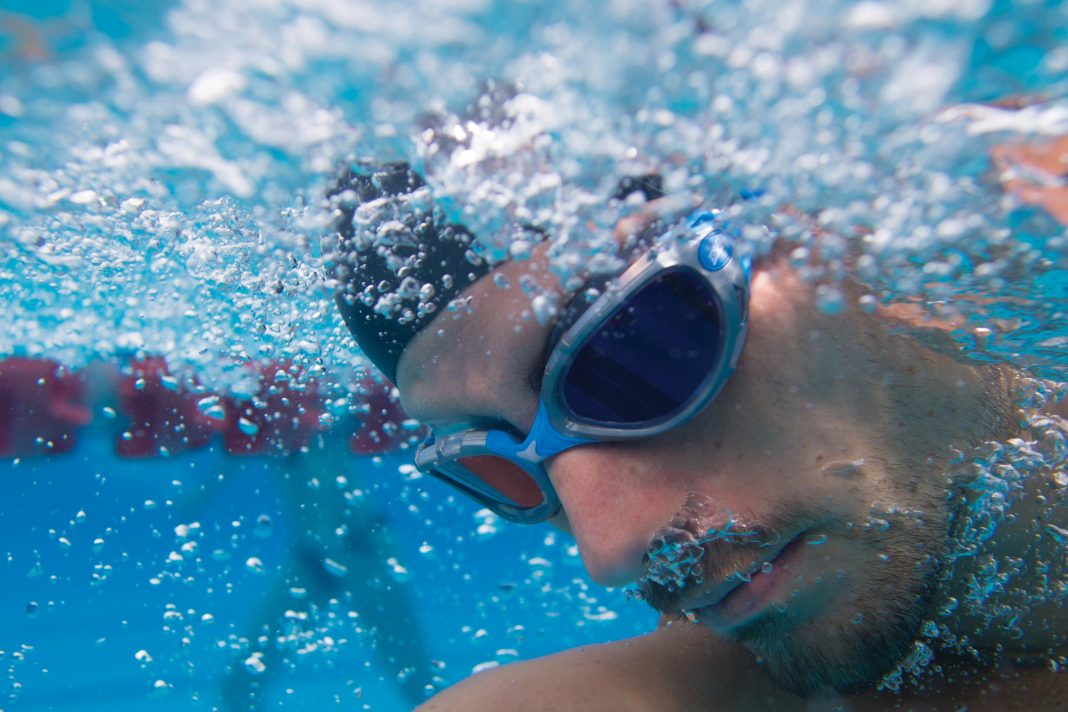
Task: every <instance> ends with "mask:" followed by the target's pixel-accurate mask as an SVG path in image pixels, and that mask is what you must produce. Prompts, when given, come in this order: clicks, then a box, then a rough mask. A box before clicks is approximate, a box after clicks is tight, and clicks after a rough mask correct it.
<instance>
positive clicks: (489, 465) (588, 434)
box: [415, 211, 749, 524]
mask: <svg viewBox="0 0 1068 712" xmlns="http://www.w3.org/2000/svg"><path fill="white" fill-rule="evenodd" d="M734 252H735V250H734V243H733V241H732V239H731V237H730V236H729V235H728V234H727V233H726V232H725V231H723V230H722V229H721V225H720V222H719V220H718V219H717V217H716V215H715V214H714V213H711V212H708V211H700V212H697V213H694V214H692V215H691V216H690V217H689V218H687V219H686V220H685V221H684V222H683V223H681V224H680V225H677V226H676V227H674V228H672V229H671V230H669V231H668V232H666V233H665V234H663V235H661V236H660V237H659V238H658V239H657V240H656V242H655V243H654V244H653V246H652V247H651V248H650V249H649V250H648V251H647V252H645V254H643V255H642V256H641V257H640V258H639V259H638V260H637V261H636V262H634V263H633V264H632V265H631V266H630V267H629V268H628V269H627V270H626V271H625V272H623V274H622V275H620V276H619V277H618V278H616V279H615V280H613V281H612V282H611V283H610V284H609V285H608V286H607V287H606V288H605V290H604V291H603V292H602V293H601V294H600V295H599V296H598V297H597V298H596V299H595V300H593V301H592V302H590V301H587V300H584V299H583V298H582V297H581V296H580V297H578V298H577V299H576V300H575V301H574V302H573V303H572V305H570V306H569V307H568V310H567V311H566V312H565V316H564V317H563V319H562V320H561V323H560V324H558V326H557V329H556V331H555V333H554V336H553V339H552V341H551V342H550V348H551V352H550V357H549V360H548V362H547V364H546V366H545V373H544V376H543V378H542V388H541V399H540V403H539V406H538V412H537V416H536V417H535V419H534V425H533V426H532V427H531V429H530V433H529V434H528V435H527V436H526V437H525V438H524V437H523V436H522V435H521V434H519V433H517V432H516V431H514V430H513V429H511V428H508V427H507V426H504V427H501V428H485V427H483V428H477V427H476V428H469V429H466V430H463V431H461V432H456V433H450V434H447V435H443V436H440V437H435V436H434V435H431V436H430V437H428V438H427V440H426V441H425V442H423V444H422V445H420V447H419V449H418V451H417V452H416V456H415V464H416V466H417V467H419V469H420V470H422V471H423V472H426V473H429V474H431V475H433V476H435V477H437V478H439V479H442V480H444V481H446V482H448V483H449V484H451V485H453V486H455V487H457V488H458V489H460V490H461V491H463V492H464V493H465V494H467V495H469V496H471V497H472V498H474V499H475V500H477V501H478V502H480V503H481V504H482V505H484V506H486V507H488V508H489V509H491V510H493V511H494V512H496V513H497V514H498V515H500V516H501V517H504V518H505V519H507V520H509V521H512V522H517V523H521V524H534V523H536V522H541V521H543V520H545V519H548V518H549V517H552V516H553V515H555V514H556V513H557V512H558V511H559V510H560V500H559V498H558V497H557V494H556V491H555V490H554V489H553V486H552V483H551V482H550V481H549V476H548V473H547V472H546V470H545V466H544V463H545V461H546V460H547V459H549V458H550V457H553V456H554V455H558V454H559V453H561V452H563V451H564V450H568V449H570V448H573V447H577V446H579V445H585V444H587V443H592V442H604V441H613V440H615V441H618V440H630V439H634V438H646V437H650V436H653V435H657V434H659V433H663V432H665V431H667V430H670V429H672V428H674V427H677V426H679V425H681V424H683V423H685V422H687V421H688V420H690V419H692V418H693V417H695V416H696V415H697V414H698V413H700V412H701V411H702V410H703V409H704V408H705V406H707V405H708V404H709V403H710V402H711V401H712V399H713V398H715V397H716V394H718V393H719V391H720V389H721V388H722V387H723V384H724V383H725V382H726V381H727V378H728V377H729V376H730V374H731V373H732V372H733V371H734V369H735V367H736V366H737V364H738V358H739V356H740V355H741V352H742V345H743V343H744V342H745V334H746V328H747V325H748V316H749V315H748V312H749V309H748V305H749V258H748V256H744V257H742V256H736V255H735V254H734ZM580 300H581V302H582V303H580Z"/></svg>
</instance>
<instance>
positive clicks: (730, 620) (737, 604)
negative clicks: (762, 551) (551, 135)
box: [681, 531, 808, 633]
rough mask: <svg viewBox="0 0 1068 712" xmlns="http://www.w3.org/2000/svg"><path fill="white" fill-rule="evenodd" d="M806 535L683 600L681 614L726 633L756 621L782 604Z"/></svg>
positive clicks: (790, 541)
mask: <svg viewBox="0 0 1068 712" xmlns="http://www.w3.org/2000/svg"><path fill="white" fill-rule="evenodd" d="M807 534H808V532H807V531H805V532H801V533H799V534H798V535H797V536H795V537H794V538H792V539H790V540H788V541H786V542H785V543H783V544H782V545H780V546H778V547H776V548H773V549H770V550H769V551H768V552H767V554H766V555H765V556H762V557H760V558H759V559H758V560H757V561H755V562H754V563H753V564H752V565H750V567H749V570H748V571H746V572H741V571H736V572H734V573H732V574H731V575H729V576H727V577H726V578H725V579H724V580H723V581H721V582H720V583H719V584H717V585H716V586H714V587H713V588H711V589H708V590H705V591H702V592H701V593H700V595H699V596H695V597H693V598H690V599H687V600H683V602H682V606H681V608H682V610H683V611H685V612H686V613H687V614H693V615H694V616H696V617H697V619H698V620H699V621H700V622H701V623H702V625H705V626H706V627H708V628H710V629H712V630H713V631H715V632H717V633H726V632H728V631H730V630H732V629H734V628H738V627H740V626H742V625H744V624H746V623H748V622H750V621H751V620H753V619H755V618H757V617H759V616H760V615H762V614H763V613H764V612H765V611H767V609H768V608H770V607H771V606H772V605H773V604H774V603H778V602H783V601H785V600H786V595H784V592H783V589H784V588H785V587H786V586H787V585H788V583H789V581H790V580H792V579H793V578H794V577H793V576H791V571H790V570H791V568H794V569H796V564H797V562H798V559H800V558H801V556H802V555H803V553H804V552H803V551H802V548H803V546H804V541H805V538H806V535H807Z"/></svg>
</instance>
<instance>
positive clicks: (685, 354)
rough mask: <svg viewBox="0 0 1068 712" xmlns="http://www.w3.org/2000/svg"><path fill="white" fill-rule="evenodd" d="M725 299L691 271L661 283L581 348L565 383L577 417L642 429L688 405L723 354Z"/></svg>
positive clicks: (660, 279)
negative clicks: (722, 301) (722, 307)
mask: <svg viewBox="0 0 1068 712" xmlns="http://www.w3.org/2000/svg"><path fill="white" fill-rule="evenodd" d="M719 314H720V310H719V300H718V298H717V297H716V294H715V292H714V291H713V290H712V288H711V287H710V286H709V285H708V284H707V283H706V282H705V281H704V280H703V279H701V277H700V276H699V275H698V274H696V273H694V272H691V271H689V270H678V271H674V272H667V273H664V274H661V275H659V276H657V277H656V278H655V279H653V280H651V281H650V282H649V283H648V284H647V285H645V286H644V287H642V288H641V290H639V291H638V292H637V293H635V294H634V295H632V296H631V297H630V298H629V299H628V300H627V301H626V302H625V303H624V304H622V305H621V306H620V308H619V309H618V310H617V311H616V312H615V313H614V314H613V315H612V316H611V317H610V318H609V319H608V320H607V321H606V322H605V323H604V325H603V326H602V327H601V328H600V329H599V330H598V331H597V332H596V333H594V334H593V335H592V336H591V337H590V338H589V339H588V340H587V341H586V343H585V344H583V345H582V346H581V348H580V349H579V351H578V353H577V354H576V355H575V358H574V360H573V361H572V364H571V366H570V368H569V370H568V372H567V373H566V374H564V376H563V392H562V395H563V399H564V402H565V404H566V406H567V408H568V409H569V410H570V412H571V415H572V416H573V417H575V418H577V419H579V420H585V421H589V422H594V423H605V424H607V423H613V424H620V425H630V426H635V425H641V424H644V423H649V422H653V421H657V420H662V419H665V418H667V417H669V416H671V415H672V414H674V413H676V412H678V411H679V410H680V409H681V408H682V407H683V406H685V405H686V404H687V403H688V402H689V401H690V400H691V399H692V398H693V397H694V394H695V393H696V392H697V391H698V389H699V388H700V387H701V385H702V384H703V382H704V381H705V379H706V378H708V376H709V374H710V371H711V369H712V368H713V367H714V364H715V363H716V361H717V357H718V356H719V347H720V339H721V335H720V318H719Z"/></svg>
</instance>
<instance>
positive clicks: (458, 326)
mask: <svg viewBox="0 0 1068 712" xmlns="http://www.w3.org/2000/svg"><path fill="white" fill-rule="evenodd" d="M520 96H521V95H517V96H516V97H515V98H509V97H504V98H503V100H490V101H483V102H476V105H475V106H476V108H475V110H474V111H473V112H472V114H470V115H469V116H468V118H467V119H466V120H465V121H466V123H463V122H462V123H461V127H462V128H466V131H460V132H456V131H453V132H452V134H450V136H449V137H448V140H447V142H446V143H447V144H449V143H450V142H451V143H452V144H453V145H455V143H456V142H457V137H459V140H458V144H459V145H456V147H455V150H457V151H464V150H468V149H470V148H471V143H472V142H473V141H474V140H477V137H478V136H479V135H480V134H481V135H484V134H485V132H486V131H492V130H495V129H499V128H500V127H501V126H502V119H501V117H502V116H503V117H504V123H505V124H506V123H507V121H508V116H509V111H510V110H511V109H510V107H511V108H513V109H514V104H515V102H516V101H517V100H518V99H519V97H520ZM502 101H503V103H502ZM465 135H466V137H467V138H466V139H465ZM470 137H475V138H470ZM435 139H436V137H435V136H434V133H433V130H430V131H429V133H428V132H424V133H423V140H425V141H429V142H434V141H435ZM465 142H466V143H465ZM453 145H449V146H448V147H447V148H444V149H441V150H444V151H447V152H452V151H453V150H454V148H453ZM427 163H428V164H429V163H431V162H430V161H427ZM605 200H612V201H615V204H616V205H617V206H618V207H619V210H620V213H621V215H626V214H627V213H629V215H626V217H624V218H623V219H621V220H620V221H619V223H618V225H617V227H616V229H615V239H616V244H617V246H618V250H617V254H618V256H619V257H620V258H621V263H622V264H621V266H620V267H619V268H618V269H616V270H614V271H612V273H610V274H607V275H606V274H597V273H594V272H592V271H589V270H588V271H585V272H582V271H580V273H579V274H580V279H572V278H570V277H571V276H573V275H571V276H569V277H567V278H565V279H561V278H560V276H559V275H560V270H559V269H557V266H558V263H557V262H555V261H554V260H556V259H558V258H559V255H560V253H561V252H566V249H567V246H566V245H563V246H560V245H554V244H553V238H552V235H545V234H544V233H542V234H541V235H540V237H538V238H535V240H536V241H537V245H536V246H535V247H534V248H533V249H531V250H529V251H524V252H523V253H522V254H521V255H519V256H518V257H517V256H515V255H509V254H508V253H507V252H505V253H504V255H503V256H496V257H493V258H490V259H486V258H479V253H478V250H476V249H474V247H475V245H476V243H477V238H476V235H475V233H474V231H472V230H469V229H468V228H467V227H464V226H463V225H461V224H459V223H457V222H450V221H449V220H448V219H447V218H446V217H445V216H446V214H447V212H446V211H445V210H439V209H435V208H434V207H433V206H432V204H431V196H430V195H429V189H428V187H427V185H426V183H425V182H424V177H423V176H421V175H419V174H418V173H416V172H415V171H414V170H412V169H411V168H410V167H409V166H408V165H407V164H405V163H389V164H376V163H373V162H354V163H353V164H352V165H351V166H350V167H349V169H348V170H347V171H346V172H345V173H344V175H343V176H342V177H341V178H340V180H339V182H338V184H337V186H336V187H335V189H334V190H333V191H332V198H331V201H332V202H331V205H332V208H333V209H334V211H335V217H336V221H337V222H336V225H337V238H338V252H337V256H336V268H335V273H336V276H337V280H338V290H339V291H338V295H337V301H338V305H339V308H340V310H341V313H342V315H343V317H344V318H345V321H346V323H347V325H348V326H349V329H350V331H351V332H352V333H353V336H354V337H355V340H356V342H357V343H358V344H359V346H360V348H361V350H362V351H363V352H364V353H365V354H366V355H367V356H368V357H369V358H370V359H371V360H372V361H373V362H374V363H375V364H376V365H377V366H378V367H379V368H380V369H381V370H382V371H383V373H385V374H386V375H387V376H388V377H389V378H391V379H393V380H394V382H395V383H396V384H397V386H398V389H399V391H400V395H401V399H402V401H403V404H404V407H405V410H406V411H407V412H408V413H409V414H410V415H411V416H412V417H413V418H416V419H418V420H419V421H421V422H423V423H425V424H426V425H428V426H429V427H430V428H431V430H432V434H431V436H430V437H428V438H427V439H426V440H425V441H424V443H423V444H422V445H421V446H420V448H419V450H418V452H417V454H416V464H417V465H418V466H419V467H420V468H421V469H423V470H424V471H425V472H427V473H429V474H431V475H433V476H434V477H435V478H437V479H438V480H441V481H443V482H445V483H447V484H449V485H451V486H453V487H455V488H456V489H458V490H460V491H461V492H463V493H464V494H466V495H468V496H470V497H472V498H473V499H475V500H476V501H477V502H479V503H480V504H481V505H483V506H485V507H488V508H490V509H492V510H493V511H495V512H496V513H497V514H499V515H500V516H502V517H504V518H506V519H508V520H511V521H513V522H517V523H522V524H537V523H548V524H550V525H553V526H556V527H558V528H560V529H562V530H564V531H566V532H568V533H570V534H571V535H573V536H574V537H575V540H576V542H577V543H578V547H579V550H580V552H581V555H582V559H583V562H584V564H585V567H586V570H587V572H588V573H589V575H590V577H591V578H592V579H594V580H595V581H597V582H599V583H602V584H604V585H607V586H622V585H627V584H636V585H637V586H638V588H639V590H640V594H641V596H642V597H643V598H644V599H645V600H646V601H647V602H648V603H649V604H650V605H651V606H653V607H654V608H655V609H656V610H657V611H659V612H660V613H661V614H662V617H661V625H660V627H658V628H657V630H655V631H654V632H652V633H649V634H647V635H644V636H641V637H638V638H635V639H631V640H626V641H621V642H614V643H606V644H603V645H598V646H591V647H585V648H579V649H575V650H571V651H566V652H564V653H560V654H557V655H552V656H549V657H546V658H541V659H537V660H533V661H529V662H524V663H518V664H514V665H509V666H505V667H501V668H497V669H494V670H491V671H488V672H484V673H482V674H479V675H477V676H475V677H473V678H470V679H469V680H467V681H465V682H463V683H461V684H459V685H457V686H455V687H453V688H451V689H449V690H447V691H445V692H444V693H442V694H441V695H439V696H438V697H436V698H434V699H433V700H431V702H430V703H429V704H428V705H427V707H428V709H457V710H471V709H503V708H507V709H512V710H517V709H530V710H541V709H579V708H591V709H624V708H626V709H657V710H662V709H702V708H716V709H732V710H737V709H801V708H804V709H823V708H824V706H825V707H826V708H828V709H841V708H843V705H847V706H848V708H849V709H885V708H886V707H887V706H890V705H896V704H905V705H907V706H909V707H910V708H913V709H935V708H938V709H961V708H965V707H966V708H967V709H1004V708H1009V707H1011V706H1012V705H1013V704H1016V703H1017V702H1021V701H1026V703H1025V705H1026V707H1027V708H1029V709H1055V708H1060V707H1063V706H1064V704H1065V698H1066V696H1068V690H1066V689H1065V686H1066V685H1068V683H1065V682H1064V681H1063V680H1062V679H1061V678H1060V677H1058V676H1057V675H1056V674H1055V673H1051V672H1050V670H1051V669H1052V670H1057V669H1059V666H1060V665H1062V664H1063V663H1064V662H1068V661H1066V659H1065V657H1064V655H1065V653H1066V650H1065V643H1066V641H1065V635H1066V634H1068V613H1066V612H1065V608H1064V607H1063V605H1062V604H1063V601H1064V596H1065V595H1066V594H1068V569H1066V564H1065V558H1064V556H1063V546H1064V544H1065V541H1068V514H1066V513H1065V511H1064V508H1063V506H1062V503H1061V500H1062V497H1063V495H1064V491H1065V490H1064V489H1063V488H1064V487H1065V483H1066V482H1068V478H1066V476H1065V472H1064V462H1065V457H1066V455H1068V423H1066V421H1065V420H1064V417H1065V415H1066V414H1068V413H1066V404H1065V402H1064V401H1063V395H1064V392H1065V388H1064V386H1063V385H1061V384H1054V383H1049V382H1044V381H1041V380H1037V379H1034V378H1031V377H1029V376H1028V375H1027V374H1026V373H1024V372H1022V371H1019V370H1016V369H1015V368H1012V367H1011V366H1009V365H1006V364H998V363H986V364H984V363H979V362H977V361H969V360H967V359H965V358H963V357H962V356H961V355H960V354H959V353H958V352H956V351H955V350H954V348H953V347H951V346H949V345H948V344H950V342H949V341H948V340H945V343H943V342H940V341H939V340H938V339H936V338H927V339H924V340H923V341H922V342H921V341H920V340H918V339H916V338H914V336H913V335H911V331H912V330H913V328H917V329H920V328H922V329H923V330H925V331H927V332H932V331H934V332H937V331H938V330H940V329H943V328H949V327H947V326H946V325H944V324H940V323H937V322H931V321H927V320H922V321H921V320H920V318H919V317H917V316H916V315H915V314H914V313H913V312H912V311H911V310H908V309H883V308H881V307H880V306H879V305H878V304H876V303H871V304H867V303H866V302H865V301H864V300H863V299H861V297H862V296H863V295H864V294H866V292H867V290H866V289H865V288H864V285H862V284H861V283H860V282H859V281H858V280H856V279H847V280H846V281H845V282H844V284H843V288H844V289H845V290H846V291H847V298H846V300H845V306H844V308H843V309H842V310H841V312H840V313H837V314H833V315H832V314H827V313H824V312H823V311H821V310H820V309H818V308H817V297H816V287H815V286H814V285H813V284H812V283H811V282H810V281H808V280H806V279H804V278H803V277H802V275H801V273H800V271H799V267H798V265H797V264H796V261H791V260H790V259H789V258H788V253H789V250H788V249H785V250H784V249H783V247H784V244H783V243H782V242H780V243H779V244H778V245H776V247H775V248H774V249H772V250H770V252H768V253H765V254H754V253H753V251H751V246H750V245H748V244H747V243H746V242H745V241H744V240H741V239H738V237H737V235H736V234H734V232H733V231H732V229H731V227H730V226H729V225H728V224H726V223H725V221H723V220H722V217H721V215H720V214H718V213H717V212H715V210H714V208H715V207H716V206H709V205H704V204H702V203H701V202H700V201H693V200H690V199H684V200H679V198H678V196H672V195H663V194H662V193H661V191H660V190H659V185H658V181H657V180H655V176H635V177H634V178H632V179H628V180H626V181H624V182H623V183H622V184H621V185H620V186H619V188H618V190H617V191H616V193H615V194H614V195H611V196H607V195H606V196H605ZM516 229H517V230H518V231H520V232H522V235H523V239H524V240H525V241H529V239H530V236H531V235H532V234H536V233H537V231H536V230H532V229H531V228H530V227H528V226H524V225H519V226H517V227H516ZM383 235H385V236H386V237H387V238H388V239H382V237H383ZM483 254H484V253H483ZM539 298H540V299H541V300H542V304H544V303H545V302H549V303H552V304H556V305H559V308H558V309H553V310H550V312H549V313H548V318H537V316H538V314H537V312H538V304H537V303H536V302H537V300H538V299H539ZM541 316H545V312H544V311H543V312H542V314H541Z"/></svg>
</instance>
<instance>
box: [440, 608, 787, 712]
mask: <svg viewBox="0 0 1068 712" xmlns="http://www.w3.org/2000/svg"><path fill="white" fill-rule="evenodd" d="M773 698H774V699H773ZM789 700H793V701H796V698H793V697H789V696H787V695H786V693H783V692H780V691H777V689H776V688H775V686H774V685H772V684H771V683H770V681H769V680H767V679H766V678H765V677H764V675H763V672H762V671H761V670H760V668H759V666H757V665H756V664H755V662H754V661H753V658H752V656H751V655H749V654H748V653H746V652H744V651H743V650H742V649H741V648H738V647H737V646H734V645H731V644H729V643H727V642H725V641H723V640H721V639H718V638H716V637H714V636H713V635H711V634H710V633H709V632H708V631H706V630H704V629H702V628H699V627H697V626H692V625H686V624H678V625H673V626H668V627H662V628H658V629H657V630H656V631H654V632H652V633H648V634H646V635H642V636H638V637H636V638H629V639H626V640H621V641H617V642H613V643H602V644H599V645H588V646H583V647H580V648H574V649H572V650H567V651H564V652H562V653H556V654H554V655H548V656H546V657H543V658H537V659H535V660H530V661H527V662H522V663H515V664H512V665H506V666H503V667H499V668H493V669H491V670H487V671H484V672H481V673H479V674H477V675H474V676H472V677H470V678H468V679H466V680H464V681H462V682H460V683H458V684H457V685H455V686H453V687H450V688H449V689H447V690H445V691H444V692H442V693H441V694H439V695H437V696H436V697H434V698H433V699H431V700H430V701H429V702H427V703H426V704H425V705H424V706H423V707H421V708H420V709H422V710H425V711H426V712H431V711H433V712H443V711H446V710H483V709H485V710H499V709H507V710H509V712H522V711H523V710H528V709H529V710H555V709H583V710H635V711H636V710H657V711H658V712H660V711H664V712H667V711H669V710H693V709H707V710H716V709H730V710H742V709H754V710H755V709H767V708H768V704H769V703H771V704H774V703H776V702H779V703H782V702H787V701H789Z"/></svg>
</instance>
